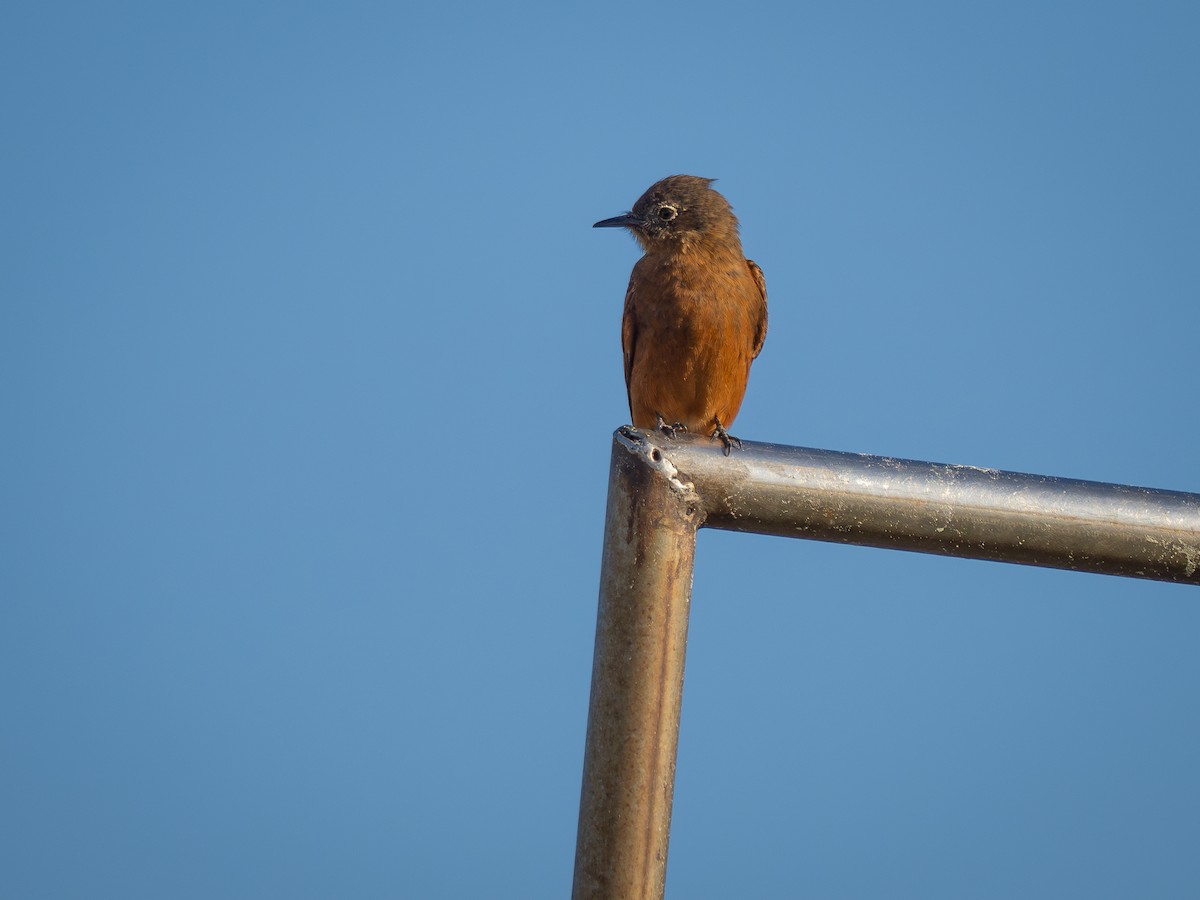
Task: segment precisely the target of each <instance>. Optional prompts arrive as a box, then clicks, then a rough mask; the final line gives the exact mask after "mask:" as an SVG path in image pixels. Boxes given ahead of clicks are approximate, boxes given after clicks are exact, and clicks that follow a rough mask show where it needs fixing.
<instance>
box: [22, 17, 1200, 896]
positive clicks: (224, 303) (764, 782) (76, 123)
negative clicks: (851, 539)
mask: <svg viewBox="0 0 1200 900" xmlns="http://www.w3.org/2000/svg"><path fill="white" fill-rule="evenodd" d="M1198 40H1200V13H1198V12H1197V11H1196V7H1195V6H1194V4H1185V3H1174V4H1171V3H1153V2H1151V3H1139V4H1133V3H1123V4H1117V3H1088V4H1084V3H1050V4H1046V3H1004V4H999V3H994V4H993V3H987V4H969V5H968V4H951V3H942V4H939V3H917V4H904V5H900V4H870V3H839V4H836V5H835V4H825V5H811V4H784V3H779V4H754V3H749V4H736V5H725V4H709V3H703V2H700V3H692V4H687V5H673V4H656V5H653V6H646V5H638V6H635V5H629V4H626V5H612V4H601V5H596V4H589V5H566V4H545V5H537V4H516V5H507V6H505V5H465V6H444V7H440V8H435V7H433V6H426V7H422V8H406V7H402V6H399V5H388V4H359V3H343V4H337V5H333V4H328V5H322V4H308V5H304V6H303V8H301V7H298V6H296V5H292V4H255V3H252V4H223V3H216V4H206V5H204V6H203V7H202V8H201V7H196V8H190V9H189V8H185V7H179V6H161V5H157V4H108V5H104V6H99V5H93V4H69V3H66V4H58V3H45V4H38V5H36V6H34V5H25V7H24V8H23V9H19V8H13V9H10V10H8V11H7V12H6V13H4V14H3V23H2V27H0V75H2V77H0V92H2V96H3V110H4V124H5V128H4V133H3V135H2V136H0V161H2V162H3V169H4V172H5V175H4V177H3V179H0V207H2V208H3V209H4V213H5V214H4V215H3V216H0V239H2V240H3V246H4V248H5V249H4V258H5V264H4V266H3V267H2V268H0V385H2V387H3V390H2V391H0V421H3V423H4V435H5V437H4V441H3V445H2V449H0V458H2V459H3V460H4V471H5V476H4V478H3V479H0V548H2V549H0V594H2V601H0V684H2V685H3V688H2V689H0V723H2V724H0V747H2V748H3V758H4V760H5V763H4V765H3V766H2V767H0V893H3V894H4V895H5V896H12V897H40V898H70V897H88V898H94V897H114V898H116V897H119V898H122V900H134V898H143V897H145V898H161V897H173V898H191V897H195V898H201V897H203V898H208V897H214V896H220V897H226V898H261V897H277V896H287V897H293V898H308V897H312V898H318V897H335V896H353V897H361V898H371V897H481V896H487V897H514V898H526V897H543V896H546V897H552V896H555V897H557V896H564V895H565V893H566V892H567V890H568V889H569V883H570V877H571V867H572V858H573V850H574V839H575V817H576V812H577V807H578V796H579V793H578V792H579V777H580V768H581V764H582V752H583V737H584V726H585V718H586V708H587V692H588V682H589V677H590V667H591V650H592V637H593V629H594V621H595V602H596V588H597V576H598V569H599V556H600V535H601V526H602V521H603V515H604V497H605V482H606V477H607V462H608V455H609V449H610V443H611V439H610V436H611V433H612V431H613V429H614V428H616V427H617V426H618V425H620V424H622V423H623V422H624V421H626V417H627V410H626V408H625V391H624V385H623V383H622V376H621V361H620V350H619V319H620V312H621V303H622V298H623V294H624V289H625V283H626V279H627V277H628V272H629V268H630V267H631V266H632V264H633V262H634V261H635V259H636V257H637V250H636V246H635V244H634V243H633V241H632V240H629V239H628V238H626V237H624V236H622V235H620V234H617V233H614V232H600V231H592V229H591V228H590V226H591V223H592V222H594V221H596V220H597V219H600V218H604V217H607V216H612V215H616V214H618V213H620V212H622V211H624V210H626V209H628V208H629V206H630V205H631V204H632V203H633V201H634V200H635V199H636V198H637V196H638V195H639V194H640V193H641V192H642V191H643V190H644V189H645V188H646V187H647V186H648V185H649V184H650V183H651V182H653V181H654V180H656V179H658V178H661V177H663V176H665V175H668V174H674V173H679V172H683V173H689V174H695V175H702V176H708V177H716V178H719V181H718V183H717V187H718V188H719V189H720V190H722V191H723V192H724V193H725V194H726V196H727V197H728V198H729V199H730V201H731V202H732V203H733V205H734V207H735V209H736V210H737V212H738V214H739V215H740V216H741V219H742V223H743V228H742V233H743V241H744V244H745V247H746V249H747V253H748V254H749V255H750V256H751V257H753V258H754V259H755V260H757V261H758V262H759V264H760V265H761V266H762V267H763V269H764V270H765V272H766V277H767V285H768V291H769V296H770V309H771V330H770V333H769V334H768V337H767V343H766V347H765V349H764V351H763V355H762V356H761V357H760V358H759V360H758V361H757V362H756V364H755V368H754V372H753V376H752V378H751V384H750V390H749V393H748V395H747V399H746V402H745V404H744V406H743V408H742V412H741V415H740V416H739V419H738V422H737V427H736V429H734V431H735V433H736V434H738V435H740V436H742V437H744V438H750V439H756V440H769V441H775V442H779V443H790V444H799V445H804V446H812V447H822V448H828V449H834V450H848V451H858V452H868V453H879V454H886V455H892V456H901V457H911V458H917V459H928V460H935V461H939V462H949V463H964V464H973V465H980V466H990V467H996V468H1002V469H1012V470H1017V471H1026V472H1037V473H1041V474H1047V475H1062V476H1069V477H1076V478H1089V479H1096V480H1102V481H1115V482H1122V483H1129V484H1138V485H1147V486H1152V487H1163V488H1172V489H1176V490H1186V491H1200V475H1198V474H1197V467H1196V449H1195V448H1196V445H1197V439H1198V438H1200V425H1198V424H1197V422H1198V417H1197V415H1196V390H1197V366H1196V336H1197V334H1200V303H1198V300H1200V254H1198V253H1197V247H1198V246H1200V168H1198V167H1197V165H1196V160H1197V159H1200V119H1198V117H1197V116H1196V110H1197V108H1200V56H1198V55H1197V54H1196V52H1195V48H1196V46H1197V41H1198ZM1197 635H1200V595H1198V594H1197V593H1196V589H1195V588H1189V587H1183V586H1176V585H1166V584H1157V583H1149V582H1136V581H1129V580H1117V579H1107V578H1103V577H1099V576H1090V575H1080V574H1074V573H1065V572H1055V571H1041V570H1032V569H1026V568H1021V567H1015V566H1005V565H1000V564H992V563H983V562H971V561H962V560H948V559H941V558H935V557H925V556H919V555H914V554H905V553H896V552H888V551H880V550H869V549H862V548H854V547H841V546H832V545H823V544H815V543H806V542H799V541H786V540H782V539H775V538H764V537H752V536H746V535H732V534H721V533H708V532H705V533H702V534H701V536H700V541H699V550H698V561H697V576H696V586H695V591H694V597H693V618H692V628H691V636H690V645H689V656H688V671H687V685H686V690H685V696H684V707H683V726H682V735H681V749H680V756H679V769H678V776H677V783H676V804H675V822H674V829H673V839H672V844H671V858H670V868H669V874H668V895H669V896H676V897H691V898H696V897H713V898H723V897H730V896H772V897H776V896H778V897H783V896H796V897H821V898H841V897H845V898H864V897H890V898H898V897H901V898H902V897H914V898H915V897H920V898H924V900H929V898H961V897H972V898H1009V897H1016V896H1020V897H1024V898H1040V897H1054V898H1061V897H1072V896H1075V897H1084V896H1086V897H1089V898H1107V897H1111V898H1125V897H1130V896H1146V897H1160V898H1166V897H1194V896H1197V895H1198V894H1200V858H1198V857H1197V854H1196V852H1195V848H1196V846H1197V844H1198V843H1200V819H1198V818H1197V815H1196V810H1197V808H1198V807H1200V771H1198V770H1197V767H1196V765H1195V760H1196V759H1197V758H1200V712H1198V707H1197V704H1196V702H1195V697H1196V689H1197V685H1200V653H1198V652H1197V649H1198V648H1197Z"/></svg>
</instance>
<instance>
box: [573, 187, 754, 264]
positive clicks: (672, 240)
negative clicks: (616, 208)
mask: <svg viewBox="0 0 1200 900" xmlns="http://www.w3.org/2000/svg"><path fill="white" fill-rule="evenodd" d="M713 181H714V179H712V178H698V177H696V176H695V175H671V176H669V177H667V178H664V179H663V180H662V181H657V182H655V183H654V184H652V185H651V186H650V187H649V188H647V189H646V193H644V194H642V196H641V197H639V198H638V201H637V203H635V204H633V209H632V210H630V211H629V212H627V213H625V214H624V215H622V216H614V217H613V218H611V219H603V220H602V221H599V222H597V223H596V224H595V225H593V226H592V227H593V228H628V229H629V230H630V231H631V232H633V236H634V237H635V238H637V241H638V243H639V244H641V245H642V249H643V250H646V251H648V252H649V251H651V250H653V249H655V248H659V247H661V248H663V249H666V248H667V247H669V246H672V245H682V246H686V245H688V244H691V243H694V242H698V241H704V240H711V241H730V240H732V241H734V242H737V240H738V238H737V231H738V222H737V218H736V217H735V216H734V214H733V207H731V206H730V205H729V201H728V200H726V199H725V198H724V197H722V196H721V195H720V194H718V193H717V192H716V191H714V190H713V189H712V187H711V185H712V183H713Z"/></svg>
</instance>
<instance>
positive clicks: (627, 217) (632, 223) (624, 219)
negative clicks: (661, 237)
mask: <svg viewBox="0 0 1200 900" xmlns="http://www.w3.org/2000/svg"><path fill="white" fill-rule="evenodd" d="M641 224H642V217H641V216H635V215H634V214H633V213H625V214H624V215H621V216H613V217H612V218H611V219H601V220H600V221H599V222H597V223H596V224H595V225H593V226H592V227H593V228H638V227H639V226H640V225H641Z"/></svg>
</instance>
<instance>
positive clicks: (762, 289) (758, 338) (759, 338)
mask: <svg viewBox="0 0 1200 900" xmlns="http://www.w3.org/2000/svg"><path fill="white" fill-rule="evenodd" d="M746 265H747V266H748V267H749V269H750V277H751V278H753V279H754V283H755V284H756V285H758V293H759V295H760V296H761V297H762V305H761V306H760V307H759V310H758V322H757V324H756V325H755V326H754V354H753V356H751V357H750V358H751V359H757V358H758V354H759V353H761V352H762V348H763V341H765V340H766V339H767V279H766V278H764V277H763V271H762V269H760V268H759V267H758V263H756V262H755V261H754V260H752V259H748V260H746ZM628 359H629V357H628V356H626V371H628V365H629V363H628Z"/></svg>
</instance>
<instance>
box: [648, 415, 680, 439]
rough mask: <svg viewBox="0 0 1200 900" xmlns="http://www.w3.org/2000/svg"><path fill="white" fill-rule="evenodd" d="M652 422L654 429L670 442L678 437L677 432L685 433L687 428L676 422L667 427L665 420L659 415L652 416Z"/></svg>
mask: <svg viewBox="0 0 1200 900" xmlns="http://www.w3.org/2000/svg"><path fill="white" fill-rule="evenodd" d="M654 420H655V421H654V427H655V428H656V429H657V430H658V431H661V432H662V433H663V434H665V435H666V436H667V437H668V438H670V439H671V440H675V438H677V437H679V432H681V431H687V426H686V425H684V424H683V423H682V422H676V423H675V424H674V425H668V424H667V420H666V419H664V418H663V417H662V416H661V415H660V414H659V413H655V414H654Z"/></svg>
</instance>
